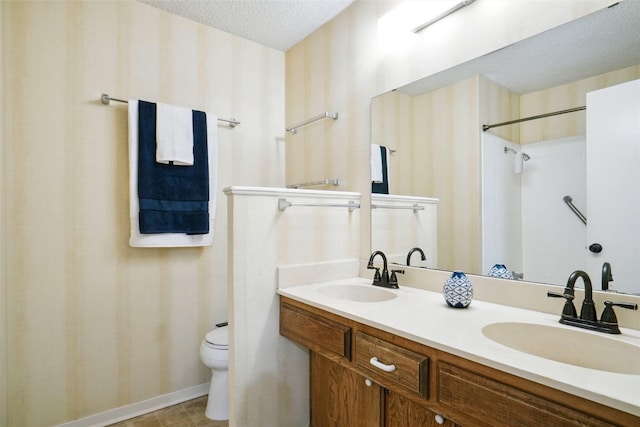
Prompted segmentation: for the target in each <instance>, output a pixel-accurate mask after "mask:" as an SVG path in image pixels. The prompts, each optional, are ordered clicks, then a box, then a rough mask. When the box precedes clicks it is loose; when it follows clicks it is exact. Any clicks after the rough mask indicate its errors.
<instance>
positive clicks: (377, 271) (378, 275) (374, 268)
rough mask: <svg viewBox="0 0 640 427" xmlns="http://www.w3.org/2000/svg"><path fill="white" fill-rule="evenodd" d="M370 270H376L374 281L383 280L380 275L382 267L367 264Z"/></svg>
mask: <svg viewBox="0 0 640 427" xmlns="http://www.w3.org/2000/svg"><path fill="white" fill-rule="evenodd" d="M367 269H368V270H375V271H376V272H375V274H374V275H373V283H378V282H380V280H381V277H380V269H379V268H378V267H374V266H373V265H368V266H367Z"/></svg>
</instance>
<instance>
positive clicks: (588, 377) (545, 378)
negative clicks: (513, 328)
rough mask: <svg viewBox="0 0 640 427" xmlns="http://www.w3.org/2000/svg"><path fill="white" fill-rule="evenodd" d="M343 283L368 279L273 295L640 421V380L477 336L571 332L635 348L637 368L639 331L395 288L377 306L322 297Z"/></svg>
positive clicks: (358, 280)
mask: <svg viewBox="0 0 640 427" xmlns="http://www.w3.org/2000/svg"><path fill="white" fill-rule="evenodd" d="M341 284H347V285H356V286H372V285H371V279H365V278H359V277H357V278H350V279H341V280H334V281H329V282H320V283H312V284H305V285H299V286H292V287H288V288H286V289H279V290H278V294H280V295H282V296H285V297H288V298H291V299H294V300H296V301H300V302H303V303H306V304H308V305H311V306H313V307H317V308H320V309H323V310H326V311H328V312H331V313H334V314H337V315H340V316H343V317H346V318H349V319H352V320H355V321H357V322H360V323H363V324H365V325H369V326H372V327H375V328H378V329H381V330H383V331H386V332H390V333H392V334H395V335H398V336H401V337H404V338H407V339H409V340H412V341H415V342H418V343H421V344H424V345H426V346H429V347H432V348H436V349H440V350H443V351H446V352H448V353H451V354H454V355H457V356H460V357H463V358H465V359H468V360H471V361H474V362H477V363H480V364H483V365H486V366H489V367H492V368H496V369H499V370H501V371H504V372H508V373H511V374H514V375H517V376H519V377H522V378H526V379H528V380H531V381H534V382H537V383H540V384H544V385H546V386H549V387H553V388H556V389H558V390H562V391H565V392H568V393H571V394H574V395H577V396H580V397H584V398H586V399H589V400H592V401H595V402H598V403H601V404H604V405H607V406H610V407H613V408H616V409H619V410H621V411H624V412H628V413H631V414H634V415H637V416H640V375H630V374H622V373H611V372H607V371H601V370H596V369H589V368H583V367H579V366H574V365H570V364H566V363H561V362H556V361H553V360H549V359H545V358H542V357H537V356H533V355H530V354H528V353H524V352H521V351H517V350H514V349H511V348H510V347H506V346H504V345H501V344H498V343H496V342H494V341H492V340H491V339H489V338H487V337H486V336H485V335H484V334H483V333H482V328H483V327H485V326H486V325H489V324H492V323H497V322H526V323H535V324H541V325H549V326H553V327H559V328H569V329H572V330H574V329H576V330H579V331H581V332H583V333H585V334H597V335H602V336H605V337H607V338H610V339H612V340H620V341H626V342H628V343H631V344H634V345H636V346H638V348H639V352H638V358H637V359H635V360H636V361H637V363H638V364H640V331H637V330H634V329H625V328H621V331H622V334H621V335H609V334H603V333H600V332H591V331H587V330H582V329H578V328H575V327H571V326H565V325H561V324H560V323H558V320H559V317H560V312H558V314H557V315H551V314H546V313H541V312H537V311H532V310H524V309H520V308H513V307H509V306H504V305H499V304H492V303H488V302H483V301H476V300H474V301H473V302H472V303H471V305H470V306H469V307H468V308H466V309H454V308H450V307H449V306H447V304H446V303H445V301H444V299H443V297H442V295H441V294H440V293H437V292H431V291H427V290H422V289H416V288H412V287H409V286H402V285H401V287H400V289H385V291H389V292H393V293H394V294H396V298H394V299H391V300H388V301H382V302H355V301H352V300H347V299H341V298H337V297H332V296H328V295H327V294H325V293H323V288H326V287H328V286H335V285H341ZM377 289H381V288H377ZM576 351H579V350H576ZM611 364H612V365H615V364H616V360H611Z"/></svg>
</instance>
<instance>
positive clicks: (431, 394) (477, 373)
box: [278, 270, 640, 426]
mask: <svg viewBox="0 0 640 427" xmlns="http://www.w3.org/2000/svg"><path fill="white" fill-rule="evenodd" d="M364 271H365V272H366V270H364ZM361 275H364V274H361ZM403 279H407V280H410V279H411V278H410V277H406V278H405V277H403V278H402V279H401V280H400V287H399V289H386V288H381V287H376V286H373V285H372V278H365V277H351V278H346V279H340V280H332V281H325V282H316V283H310V284H303V285H297V286H288V287H281V288H280V289H279V290H278V293H279V295H280V334H281V335H283V336H285V337H287V338H289V339H291V340H293V341H295V342H297V343H298V344H301V345H303V346H304V347H306V348H308V349H309V350H310V359H309V360H310V361H309V363H310V370H309V375H310V412H311V414H310V418H311V425H312V426H331V425H340V426H409V425H410V426H414V425H415V426H418V425H419V426H432V425H433V426H436V425H441V424H442V425H448V426H610V425H615V426H633V425H640V331H638V330H636V329H629V328H624V327H621V331H622V333H621V334H620V335H615V336H614V335H608V334H603V333H598V332H592V331H586V330H581V329H577V328H575V327H572V326H566V325H562V324H560V323H559V322H558V320H559V317H560V307H559V310H558V314H557V315H554V314H549V313H544V312H541V311H537V310H536V311H534V310H527V309H523V308H515V307H512V306H508V305H502V304H496V303H491V302H485V301H480V300H474V301H473V302H472V303H471V305H470V306H469V307H468V308H466V309H453V308H450V307H448V306H447V304H446V303H445V301H444V299H443V297H442V294H441V293H439V292H435V291H434V289H435V286H433V287H432V288H431V289H432V290H427V289H420V288H417V287H412V286H409V285H407V284H403V281H405V280H403ZM540 298H541V299H546V295H545V294H542V295H540ZM598 311H599V312H600V311H601V309H600V308H598Z"/></svg>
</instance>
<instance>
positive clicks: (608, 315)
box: [600, 301, 638, 325]
mask: <svg viewBox="0 0 640 427" xmlns="http://www.w3.org/2000/svg"><path fill="white" fill-rule="evenodd" d="M614 306H616V307H622V308H626V309H629V310H637V309H638V304H633V303H630V302H612V301H605V302H604V311H603V312H602V318H601V319H600V321H601V322H602V323H609V324H612V325H617V324H618V318H617V317H616V313H615V311H613V307H614Z"/></svg>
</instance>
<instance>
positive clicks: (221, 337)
mask: <svg viewBox="0 0 640 427" xmlns="http://www.w3.org/2000/svg"><path fill="white" fill-rule="evenodd" d="M205 341H206V343H207V344H208V345H209V346H211V347H213V348H220V349H228V348H229V328H228V327H227V326H223V327H221V328H216V329H214V330H213V331H210V332H208V333H207V335H206V336H205Z"/></svg>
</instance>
